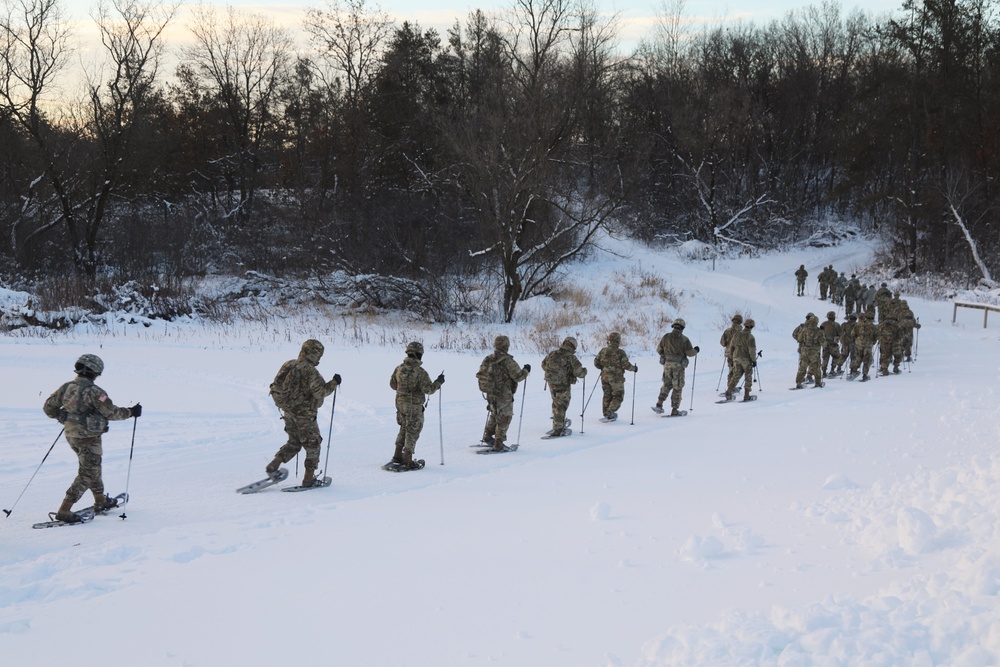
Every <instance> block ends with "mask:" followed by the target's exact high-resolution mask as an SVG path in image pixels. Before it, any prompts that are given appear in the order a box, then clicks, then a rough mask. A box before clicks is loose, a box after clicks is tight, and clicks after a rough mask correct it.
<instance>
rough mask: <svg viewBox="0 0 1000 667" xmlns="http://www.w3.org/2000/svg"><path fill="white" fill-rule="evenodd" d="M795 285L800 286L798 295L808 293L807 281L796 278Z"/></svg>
mask: <svg viewBox="0 0 1000 667" xmlns="http://www.w3.org/2000/svg"><path fill="white" fill-rule="evenodd" d="M795 286H796V287H798V295H799V296H802V295H803V294H805V293H806V281H805V280H798V279H796V280H795Z"/></svg>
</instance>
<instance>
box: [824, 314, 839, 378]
mask: <svg viewBox="0 0 1000 667" xmlns="http://www.w3.org/2000/svg"><path fill="white" fill-rule="evenodd" d="M819 328H820V329H822V330H823V361H822V365H821V366H820V368H822V369H823V377H826V376H827V373H829V372H830V371H832V370H833V366H834V364H835V363H836V362H837V358H838V357H840V325H839V324H837V313H835V312H833V311H832V310H831V311H830V312H829V313H827V314H826V321H825V322H823V324H821V325H819Z"/></svg>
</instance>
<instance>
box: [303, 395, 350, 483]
mask: <svg viewBox="0 0 1000 667" xmlns="http://www.w3.org/2000/svg"><path fill="white" fill-rule="evenodd" d="M338 388H339V387H338ZM336 410H337V390H336V389H334V390H333V405H331V406H330V428H329V430H328V431H327V432H326V460H325V461H323V475H324V476H326V471H327V468H328V466H329V465H330V440H332V439H333V413H334V412H336ZM298 464H299V459H298V455H296V457H295V466H296V468H295V474H296V475H298V474H299V471H298Z"/></svg>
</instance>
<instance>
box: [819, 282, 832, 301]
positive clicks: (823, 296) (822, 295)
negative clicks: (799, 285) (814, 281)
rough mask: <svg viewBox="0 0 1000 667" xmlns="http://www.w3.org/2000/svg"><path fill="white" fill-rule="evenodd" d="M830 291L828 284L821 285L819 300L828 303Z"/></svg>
mask: <svg viewBox="0 0 1000 667" xmlns="http://www.w3.org/2000/svg"><path fill="white" fill-rule="evenodd" d="M829 289H830V286H829V285H827V284H826V283H820V284H819V298H820V299H822V300H823V301H826V293H827V291H828V290H829Z"/></svg>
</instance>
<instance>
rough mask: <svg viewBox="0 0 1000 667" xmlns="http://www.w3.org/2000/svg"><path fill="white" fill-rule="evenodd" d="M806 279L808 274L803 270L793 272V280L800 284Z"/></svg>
mask: <svg viewBox="0 0 1000 667" xmlns="http://www.w3.org/2000/svg"><path fill="white" fill-rule="evenodd" d="M808 277H809V272H808V271H806V270H805V269H797V270H796V271H795V278H796V279H797V280H799V281H800V282H805V281H806V278H808Z"/></svg>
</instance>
